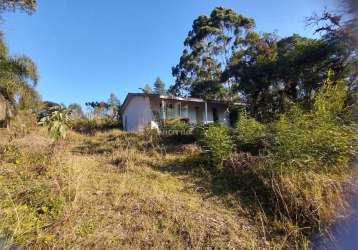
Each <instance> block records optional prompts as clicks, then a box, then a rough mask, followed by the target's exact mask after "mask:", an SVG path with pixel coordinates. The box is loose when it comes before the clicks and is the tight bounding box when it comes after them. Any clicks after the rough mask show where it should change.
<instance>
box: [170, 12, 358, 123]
mask: <svg viewBox="0 0 358 250" xmlns="http://www.w3.org/2000/svg"><path fill="white" fill-rule="evenodd" d="M348 12H349V13H351V14H352V11H351V10H350V11H348ZM313 19H314V20H316V21H318V22H323V24H324V26H323V27H320V28H318V29H317V32H320V33H323V36H322V38H319V39H311V38H306V37H301V36H299V35H297V34H293V35H292V36H288V37H284V38H279V37H277V36H276V35H275V34H270V33H264V34H262V35H259V34H258V33H255V32H254V31H253V30H252V27H253V24H254V21H253V20H252V19H250V18H246V17H243V16H241V15H239V14H237V13H235V12H234V11H233V10H230V9H225V8H222V7H217V8H215V9H214V10H213V11H212V13H211V15H210V16H199V17H198V18H197V19H196V20H194V22H193V27H192V30H191V31H190V32H189V34H188V37H187V38H186V39H185V42H184V45H185V46H187V48H186V49H185V50H184V52H183V55H182V56H181V58H180V61H179V63H178V65H176V66H175V67H173V70H172V73H173V76H174V77H175V78H176V82H175V84H174V85H173V86H172V87H171V88H170V92H171V93H172V94H176V95H183V94H184V95H186V94H190V95H192V96H197V97H204V98H207V99H226V100H229V101H231V102H232V103H233V102H234V99H235V98H242V99H243V100H244V101H245V103H246V104H247V106H246V108H247V111H248V113H249V114H250V115H251V116H254V117H255V118H256V119H258V120H259V121H262V122H271V121H273V120H275V119H278V118H279V114H282V113H285V112H286V111H288V110H290V108H291V106H293V105H295V104H299V105H301V106H302V107H303V108H304V109H306V110H310V109H311V108H312V105H313V102H312V100H313V96H314V93H315V92H316V91H317V90H318V89H319V88H320V87H321V86H322V85H323V84H324V81H325V78H326V77H327V72H328V70H329V69H331V70H332V71H333V72H334V77H335V79H334V80H333V81H334V82H336V81H338V80H340V79H349V80H348V81H346V82H345V84H346V85H347V88H348V90H349V92H348V93H349V97H350V98H349V100H347V104H352V103H356V99H357V95H356V92H357V90H358V87H357V86H358V84H357V83H358V81H357V73H356V70H355V68H356V67H355V65H356V64H357V57H356V54H357V51H356V47H355V46H354V45H355V44H356V37H357V36H356V34H357V33H358V32H357V28H356V26H357V25H352V23H354V20H356V17H354V18H350V19H348V20H349V21H347V22H346V23H344V22H343V21H342V20H343V18H342V17H341V16H339V15H333V14H332V13H329V12H325V13H324V15H323V17H320V18H319V17H316V18H313ZM311 21H312V20H311ZM352 45H353V46H352Z"/></svg>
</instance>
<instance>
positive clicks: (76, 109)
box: [68, 103, 84, 119]
mask: <svg viewBox="0 0 358 250" xmlns="http://www.w3.org/2000/svg"><path fill="white" fill-rule="evenodd" d="M68 108H69V109H70V110H71V117H72V118H74V119H79V118H82V117H84V114H83V111H82V107H81V105H79V104H78V103H72V104H70V105H68Z"/></svg>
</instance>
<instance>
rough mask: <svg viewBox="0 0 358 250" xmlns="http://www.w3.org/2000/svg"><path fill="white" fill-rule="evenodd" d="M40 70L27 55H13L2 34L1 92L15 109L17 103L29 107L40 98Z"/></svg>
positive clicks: (0, 43) (0, 39) (0, 44)
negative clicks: (36, 88) (37, 88)
mask: <svg viewBox="0 0 358 250" xmlns="http://www.w3.org/2000/svg"><path fill="white" fill-rule="evenodd" d="M37 81H38V72H37V68H36V65H35V63H34V62H33V61H32V60H31V58H29V57H27V56H11V55H9V53H8V49H7V47H6V45H5V43H4V41H3V37H2V36H1V35H0V94H1V95H2V96H4V97H5V99H6V100H7V101H8V102H9V104H10V106H11V107H12V108H13V109H15V108H16V104H17V103H22V105H23V107H22V108H29V107H31V106H32V105H33V104H35V103H37V102H38V100H39V95H38V93H37V91H36V90H35V87H36V84H37Z"/></svg>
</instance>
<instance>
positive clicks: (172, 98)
mask: <svg viewBox="0 0 358 250" xmlns="http://www.w3.org/2000/svg"><path fill="white" fill-rule="evenodd" d="M134 96H149V97H157V98H159V99H163V100H177V101H185V102H196V103H205V102H207V103H217V104H228V103H229V102H228V101H222V100H204V99H202V98H195V97H181V96H170V95H158V94H146V93H128V94H127V96H126V98H125V99H124V102H123V105H122V107H121V112H123V110H124V109H125V108H126V106H127V105H128V102H129V100H130V99H131V98H132V97H134Z"/></svg>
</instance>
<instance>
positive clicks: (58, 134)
mask: <svg viewBox="0 0 358 250" xmlns="http://www.w3.org/2000/svg"><path fill="white" fill-rule="evenodd" d="M48 111H49V113H48V115H47V116H45V117H43V118H42V119H41V120H40V124H41V125H47V126H48V130H49V133H50V137H51V138H52V139H53V140H55V141H57V140H58V139H64V138H65V137H66V131H67V128H69V127H70V126H71V117H70V114H71V110H70V109H67V108H65V107H64V106H62V105H60V106H54V107H51V108H49V110H48Z"/></svg>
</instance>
